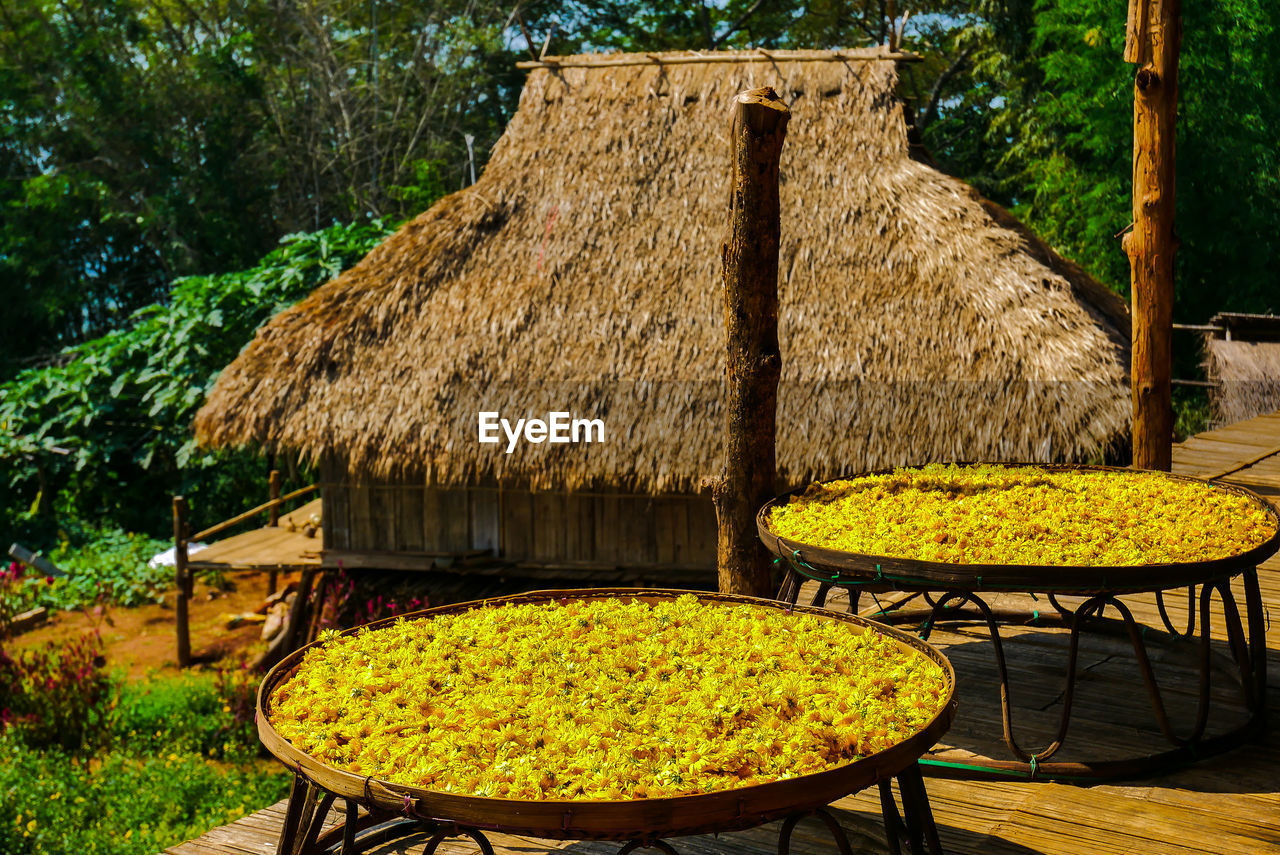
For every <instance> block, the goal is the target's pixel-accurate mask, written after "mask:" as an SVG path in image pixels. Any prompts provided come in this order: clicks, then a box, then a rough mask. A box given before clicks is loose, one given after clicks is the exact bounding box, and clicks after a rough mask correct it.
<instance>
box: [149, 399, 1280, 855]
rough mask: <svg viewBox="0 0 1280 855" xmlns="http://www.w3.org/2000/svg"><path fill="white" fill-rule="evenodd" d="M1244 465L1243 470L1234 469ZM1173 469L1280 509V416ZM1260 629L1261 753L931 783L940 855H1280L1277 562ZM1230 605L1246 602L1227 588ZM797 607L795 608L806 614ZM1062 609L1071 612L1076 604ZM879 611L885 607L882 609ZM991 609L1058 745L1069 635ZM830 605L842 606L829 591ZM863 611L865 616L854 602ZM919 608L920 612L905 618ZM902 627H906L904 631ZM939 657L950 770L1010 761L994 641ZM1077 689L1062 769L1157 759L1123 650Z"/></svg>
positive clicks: (871, 799)
mask: <svg viewBox="0 0 1280 855" xmlns="http://www.w3.org/2000/svg"><path fill="white" fill-rule="evenodd" d="M1242 464H1247V465H1242ZM1174 470H1175V471H1177V472H1183V473H1186V474H1197V475H1201V476H1215V475H1219V474H1221V473H1223V472H1228V471H1229V470H1231V471H1229V474H1227V475H1225V476H1224V477H1223V480H1226V481H1230V482H1232V483H1237V484H1242V485H1244V486H1247V487H1249V488H1251V489H1255V490H1257V491H1259V492H1263V493H1266V494H1269V497H1274V498H1273V500H1275V501H1280V414H1273V415H1270V416H1263V417H1260V418H1257V419H1251V420H1250V421H1248V422H1242V423H1240V424H1238V425H1232V426H1229V427H1227V428H1222V429H1220V430H1217V431H1212V432H1210V433H1207V434H1201V435H1199V436H1197V437H1193V438H1191V439H1189V440H1188V441H1187V442H1186V443H1183V444H1181V445H1180V446H1178V447H1177V448H1176V449H1175V453H1174ZM1259 580H1260V587H1261V589H1262V596H1263V601H1264V603H1265V605H1266V607H1267V611H1268V613H1269V614H1274V615H1276V616H1277V620H1276V621H1274V622H1271V621H1268V627H1267V644H1268V649H1269V654H1270V655H1269V657H1268V660H1269V666H1270V675H1271V679H1270V689H1269V692H1268V700H1269V707H1270V710H1271V714H1270V717H1269V730H1268V733H1267V735H1266V736H1265V737H1264V738H1263V739H1262V740H1260V741H1258V742H1256V743H1254V744H1250V745H1247V746H1244V747H1242V748H1239V749H1236V750H1235V751H1233V752H1230V753H1228V754H1224V755H1220V756H1217V757H1213V758H1210V759H1207V760H1204V761H1201V762H1199V763H1197V764H1194V765H1192V766H1189V767H1186V768H1184V769H1181V770H1179V771H1176V772H1173V773H1171V774H1166V775H1163V776H1160V777H1155V778H1150V779H1145V780H1137V781H1132V782H1124V783H1112V784H1100V785H1094V786H1074V785H1069V784H1052V783H1043V782H1035V783H1029V782H1021V781H1009V782H974V781H957V780H945V779H939V778H930V779H928V781H927V787H928V790H929V794H930V800H931V802H932V806H933V811H934V815H935V817H936V819H937V822H938V826H939V830H940V833H941V837H942V842H943V846H944V848H945V850H946V851H947V852H949V853H972V855H1034V854H1035V853H1040V855H1079V854H1080V853H1169V855H1192V853H1196V854H1197V855H1210V853H1212V855H1258V853H1277V855H1280V559H1272V560H1271V561H1269V562H1267V564H1265V565H1264V566H1263V567H1262V568H1261V570H1260V574H1259ZM1236 596H1237V599H1238V600H1239V601H1241V602H1243V592H1242V591H1241V590H1240V588H1239V585H1237V586H1236ZM802 601H803V600H802ZM1064 601H1066V602H1068V603H1070V602H1075V601H1073V600H1071V598H1064ZM1125 601H1126V603H1128V604H1129V606H1130V607H1131V608H1132V610H1133V612H1134V616H1135V618H1137V620H1138V621H1140V622H1141V623H1143V624H1145V625H1147V626H1152V627H1159V626H1160V625H1161V623H1160V620H1159V617H1158V615H1157V612H1156V609H1155V602H1154V598H1153V597H1150V596H1147V597H1126V598H1125ZM883 604H884V600H883V598H882V600H881V605H883ZM992 604H993V606H1004V607H1008V608H1020V609H1023V610H1024V611H1025V612H1026V614H1027V618H1028V620H1027V623H1026V625H1023V626H1018V627H1013V628H1011V629H1010V631H1009V633H1008V641H1007V643H1006V655H1007V657H1008V662H1009V669H1010V672H1011V675H1012V677H1013V680H1012V688H1011V694H1012V698H1013V705H1014V708H1015V719H1014V723H1015V733H1016V735H1017V737H1018V739H1019V741H1020V742H1021V743H1022V744H1023V745H1024V746H1030V747H1033V748H1039V747H1042V746H1043V745H1044V744H1046V743H1047V742H1048V741H1049V739H1050V738H1051V736H1052V732H1053V730H1054V728H1055V727H1056V724H1057V721H1058V713H1059V711H1060V709H1061V697H1060V693H1061V681H1062V671H1063V665H1062V662H1063V657H1064V656H1065V645H1066V633H1065V631H1062V630H1058V629H1054V628H1049V627H1045V626H1037V625H1036V622H1035V621H1033V620H1032V616H1033V613H1034V612H1036V611H1039V610H1044V611H1047V610H1048V609H1049V608H1050V607H1049V605H1048V603H1047V602H1045V601H1044V600H1043V598H1041V600H1039V601H1035V600H1032V599H1031V598H1030V597H1027V596H1023V595H1006V596H1002V597H998V598H993V602H992ZM829 606H830V607H832V608H845V607H846V606H847V600H846V599H844V598H842V597H841V595H840V592H835V593H833V596H832V597H831V601H830V602H829ZM860 606H862V607H863V608H862V609H861V611H863V612H864V613H868V612H875V611H877V609H878V606H877V605H876V603H874V602H864V603H860ZM1168 606H1169V613H1170V617H1171V618H1172V620H1173V621H1174V623H1175V625H1185V620H1186V600H1185V597H1181V598H1179V597H1173V598H1170V601H1169V602H1168ZM902 608H903V614H904V615H906V616H909V617H910V621H914V620H917V619H919V620H922V619H923V616H924V614H925V611H924V610H923V609H921V608H919V606H918V605H917V604H916V603H908V604H906V605H904V606H903V607H902ZM913 609H914V610H915V611H914V612H913V611H912V610H913ZM1212 614H1213V624H1214V631H1215V638H1218V639H1221V638H1222V618H1221V610H1220V605H1219V604H1217V603H1216V601H1215V604H1214V607H1213V610H1212ZM910 621H908V623H907V624H906V626H908V627H910V626H911V625H912V624H911V622H910ZM931 640H932V641H933V642H934V643H936V644H937V645H938V646H939V647H942V648H944V649H945V650H946V652H947V655H948V656H949V657H950V658H951V660H952V663H953V664H954V665H955V667H956V671H957V674H958V676H959V680H958V684H959V693H958V697H959V700H960V714H959V715H958V716H957V719H956V723H955V725H954V727H953V728H952V730H951V732H950V733H948V734H947V737H946V742H945V746H946V747H947V748H948V749H949V750H950V751H951V752H952V754H951V755H950V756H951V757H953V758H956V759H964V758H969V757H973V756H975V755H977V756H990V757H1000V758H1007V753H1005V749H1004V747H1003V744H1002V742H1001V740H1000V723H999V703H998V688H997V684H996V682H995V680H994V678H993V675H992V669H991V657H990V642H989V641H987V640H986V633H985V630H984V629H981V628H979V627H967V626H954V627H948V628H947V631H941V630H939V631H937V632H935V633H934V635H933V637H932V639H931ZM1217 646H1218V647H1219V648H1220V649H1218V650H1217V651H1216V653H1217V654H1220V655H1217V656H1216V659H1217V660H1218V661H1219V662H1220V663H1221V664H1222V665H1223V666H1224V667H1223V668H1221V669H1219V670H1218V671H1215V674H1214V677H1215V680H1214V704H1215V715H1214V716H1213V717H1211V719H1210V732H1213V731H1215V730H1222V729H1224V728H1227V727H1230V726H1231V725H1232V724H1234V723H1236V722H1238V721H1240V720H1241V717H1242V716H1243V709H1242V706H1241V704H1240V702H1239V699H1238V698H1237V696H1236V693H1235V692H1234V691H1233V689H1234V688H1235V686H1234V684H1233V683H1232V682H1231V681H1230V680H1229V679H1227V678H1226V675H1227V670H1228V669H1227V667H1226V666H1227V665H1228V661H1227V659H1226V657H1225V655H1221V654H1225V645H1217ZM1188 647H1189V646H1188V645H1179V644H1155V643H1153V645H1152V651H1151V652H1152V660H1153V667H1154V668H1155V671H1156V674H1157V677H1158V679H1159V682H1160V685H1161V687H1162V689H1163V690H1164V692H1165V700H1166V703H1167V704H1168V708H1169V711H1170V716H1171V718H1173V719H1174V721H1175V722H1179V721H1181V722H1184V723H1185V722H1187V721H1189V719H1190V717H1191V716H1192V715H1193V714H1194V693H1195V685H1196V684H1195V680H1194V665H1195V662H1194V657H1193V653H1194V651H1193V650H1191V649H1188ZM1079 667H1080V669H1081V678H1080V682H1079V684H1078V689H1077V692H1078V694H1077V698H1076V708H1075V712H1074V715H1073V717H1072V727H1071V730H1070V731H1069V733H1068V737H1067V740H1066V742H1065V743H1064V745H1063V749H1062V751H1061V752H1060V754H1059V756H1058V757H1056V758H1055V759H1060V760H1073V759H1084V758H1086V757H1099V756H1124V755H1125V754H1126V753H1128V754H1132V753H1135V748H1137V749H1138V750H1143V749H1146V750H1157V749H1160V748H1163V747H1165V746H1166V743H1164V741H1163V739H1162V737H1160V736H1159V734H1158V732H1157V731H1156V730H1155V727H1154V724H1153V723H1152V719H1151V715H1150V707H1149V703H1148V701H1147V697H1146V693H1145V691H1144V689H1143V687H1142V683H1141V680H1140V678H1139V676H1138V672H1137V670H1136V668H1135V667H1134V665H1133V662H1132V653H1131V650H1130V648H1129V646H1128V642H1127V640H1125V639H1123V638H1112V637H1110V636H1090V637H1088V638H1087V639H1086V640H1085V642H1084V643H1083V644H1082V647H1081V659H1080V666H1079ZM283 812H284V803H280V804H277V805H273V806H272V807H269V808H267V809H266V810H263V811H260V812H258V813H256V814H253V815H252V816H248V817H245V818H244V819H241V820H239V821H237V822H235V823H232V824H231V825H228V826H223V827H222V828H217V829H214V830H212V831H210V832H209V833H208V834H206V835H204V836H203V837H200V838H199V839H197V840H193V841H189V842H187V843H184V844H181V845H180V846H176V847H174V848H172V849H170V850H167V851H168V852H169V853H172V855H249V853H261V855H274V853H275V844H276V837H277V835H278V832H279V828H280V824H281V821H282V818H283ZM834 812H835V814H836V815H837V817H838V819H839V820H840V823H841V825H842V826H844V827H845V829H846V830H847V831H848V832H849V837H850V841H851V842H852V843H853V845H854V849H855V851H861V852H869V853H884V852H887V851H888V848H887V846H886V844H885V842H884V840H883V831H882V827H881V820H880V807H879V801H878V796H877V794H876V792H875V790H870V791H865V792H862V793H858V794H856V795H854V796H851V797H849V798H846V799H843V800H841V801H840V802H837V803H836V804H835V805H834ZM777 833H778V830H777V824H776V823H775V824H772V825H768V826H763V827H761V828H758V829H753V830H750V831H745V832H738V833H734V834H726V835H721V836H720V837H698V838H678V839H674V840H672V841H671V843H672V844H673V845H674V846H675V847H676V849H677V851H679V852H680V853H682V855H700V853H726V855H762V854H763V853H771V852H776V851H777ZM490 840H491V842H492V843H493V844H494V847H495V849H496V850H497V852H498V853H499V855H517V853H518V854H519V855H532V853H552V852H565V853H583V855H588V853H590V855H595V854H596V853H599V855H606V854H607V853H614V852H616V851H617V850H618V844H616V843H607V842H564V841H545V840H536V839H530V838H525V837H519V836H514V835H503V834H493V835H491V836H490ZM424 843H425V840H424V839H422V838H408V839H404V840H400V841H395V842H392V843H388V844H386V845H385V846H383V847H381V848H379V849H376V850H374V851H375V852H377V853H378V855H392V853H397V855H418V853H421V851H422V848H423V845H424ZM439 851H440V852H442V853H446V855H455V853H463V852H467V853H470V852H475V851H477V850H476V847H475V846H474V845H472V844H470V843H469V842H454V841H450V842H447V843H446V844H444V845H442V846H441V847H440V850H439ZM792 851H794V852H797V853H803V854H804V855H809V853H825V852H831V851H834V850H833V847H832V844H831V842H830V838H829V837H827V836H826V833H825V831H824V830H823V829H822V827H821V826H820V825H818V824H817V823H814V822H812V821H809V822H806V823H802V824H801V826H800V827H799V829H797V831H796V834H795V836H794V837H793V840H792Z"/></svg>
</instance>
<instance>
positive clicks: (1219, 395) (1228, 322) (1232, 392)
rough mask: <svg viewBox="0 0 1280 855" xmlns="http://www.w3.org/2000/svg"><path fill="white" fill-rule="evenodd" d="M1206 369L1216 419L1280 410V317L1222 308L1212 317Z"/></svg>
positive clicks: (1236, 419) (1225, 420)
mask: <svg viewBox="0 0 1280 855" xmlns="http://www.w3.org/2000/svg"><path fill="white" fill-rule="evenodd" d="M1209 326H1210V327H1212V328H1214V329H1215V331H1214V332H1213V333H1212V334H1210V335H1208V336H1206V337H1205V340H1204V369H1205V374H1206V375H1207V376H1208V378H1209V380H1210V382H1212V383H1214V384H1215V385H1214V386H1212V387H1211V389H1210V393H1209V404H1210V406H1211V407H1212V409H1213V418H1214V421H1215V422H1217V423H1219V424H1224V425H1229V424H1235V423H1236V422H1242V421H1244V420H1245V419H1251V418H1253V417H1255V416H1261V415H1264V414H1266V413H1274V412H1276V411H1277V410H1280V317H1277V316H1275V315H1249V314H1237V313H1225V312H1224V313H1222V314H1218V315H1214V316H1213V318H1211V319H1210V320H1209Z"/></svg>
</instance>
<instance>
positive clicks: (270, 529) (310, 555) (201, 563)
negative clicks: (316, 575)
mask: <svg viewBox="0 0 1280 855" xmlns="http://www.w3.org/2000/svg"><path fill="white" fill-rule="evenodd" d="M319 513H320V500H319V499H316V500H314V501H311V502H308V503H307V504H305V505H303V506H302V507H300V508H297V509H295V510H292V511H290V512H289V513H287V514H281V515H280V524H279V525H278V526H264V527H262V528H256V529H253V530H251V531H246V532H243V533H241V534H237V535H232V536H231V537H227V538H224V539H222V540H219V541H217V542H215V543H212V544H210V545H209V546H208V547H207V548H205V549H202V550H200V551H199V552H197V553H195V554H194V555H192V556H191V562H190V567H191V569H193V570H210V569H214V568H220V569H229V570H273V569H274V570H296V569H299V568H302V567H319V566H320V552H321V550H322V549H323V548H324V541H323V538H322V537H321V534H320V532H319V531H317V532H316V534H315V537H307V536H306V535H305V534H303V531H302V527H303V525H304V524H305V523H306V521H307V520H308V519H310V518H311V516H312V515H313V514H317V515H318V514H319Z"/></svg>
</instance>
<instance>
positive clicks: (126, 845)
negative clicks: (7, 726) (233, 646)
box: [0, 736, 289, 855]
mask: <svg viewBox="0 0 1280 855" xmlns="http://www.w3.org/2000/svg"><path fill="white" fill-rule="evenodd" d="M288 786H289V777H288V775H287V774H283V773H282V772H281V771H278V767H276V766H274V765H273V764H268V763H265V762H258V761H255V762H253V763H249V764H243V765H229V764H223V763H213V762H210V761H209V760H208V758H206V757H203V756H201V755H200V754H198V753H195V752H184V751H171V752H168V753H164V754H138V753H135V752H131V751H124V750H122V751H115V752H110V753H104V754H101V755H99V756H97V757H94V758H92V760H89V759H85V758H81V757H78V756H76V755H73V754H67V753H64V752H61V751H58V750H56V749H53V750H48V751H38V750H35V749H32V748H30V747H28V746H27V745H24V744H23V743H22V742H21V741H19V740H16V739H13V738H11V737H6V736H0V852H3V853H5V855H44V853H49V855H55V853H56V855H61V853H68V852H75V853H77V855H154V853H156V852H159V851H161V850H162V849H164V848H166V847H169V846H173V845H175V844H177V843H180V842H182V841H184V840H189V839H191V838H194V837H198V836H199V835H201V834H203V833H204V832H205V831H208V830H209V829H210V828H212V827H214V826H218V825H225V824H226V823H228V822H231V821H233V820H235V819H237V818H239V817H241V816H243V815H245V814H247V813H252V812H253V811H255V810H260V809H262V808H264V807H266V806H267V805H270V804H273V803H275V802H277V801H279V800H280V799H282V798H284V797H285V795H286V794H287V792H288Z"/></svg>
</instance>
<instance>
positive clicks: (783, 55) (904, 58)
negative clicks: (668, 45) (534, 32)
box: [516, 48, 924, 71]
mask: <svg viewBox="0 0 1280 855" xmlns="http://www.w3.org/2000/svg"><path fill="white" fill-rule="evenodd" d="M923 60H924V57H923V56H921V55H920V54H918V53H911V52H904V51H897V50H894V51H886V50H884V49H883V48H870V49H865V50H849V51H832V50H763V49H760V48H757V49H756V51H755V52H754V53H749V52H747V51H741V52H737V53H708V54H703V55H698V54H693V55H688V56H669V55H662V54H656V53H646V54H623V55H622V56H609V55H606V54H602V55H601V56H599V57H577V58H560V57H554V56H548V57H543V58H542V59H537V60H524V61H522V62H517V63H516V68H518V69H520V70H521V71H531V70H533V69H535V68H550V69H560V68H622V67H624V66H632V65H705V64H711V63H715V64H721V63H738V62H886V61H888V62H922V61H923Z"/></svg>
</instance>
